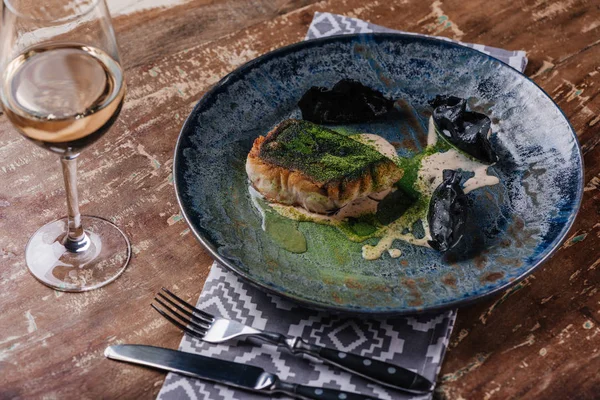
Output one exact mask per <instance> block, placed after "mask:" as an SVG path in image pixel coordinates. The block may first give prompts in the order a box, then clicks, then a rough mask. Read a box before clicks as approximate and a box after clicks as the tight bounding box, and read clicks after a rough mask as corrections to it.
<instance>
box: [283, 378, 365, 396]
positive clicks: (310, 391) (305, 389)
mask: <svg viewBox="0 0 600 400" xmlns="http://www.w3.org/2000/svg"><path fill="white" fill-rule="evenodd" d="M273 391H274V392H279V393H284V394H287V395H289V396H292V397H294V398H297V399H309V400H340V399H345V400H375V398H374V397H369V396H364V395H362V394H358V393H351V392H344V391H342V390H336V389H327V388H320V387H314V386H305V385H299V384H296V383H287V382H281V381H279V382H277V383H276V384H275V387H274V388H273Z"/></svg>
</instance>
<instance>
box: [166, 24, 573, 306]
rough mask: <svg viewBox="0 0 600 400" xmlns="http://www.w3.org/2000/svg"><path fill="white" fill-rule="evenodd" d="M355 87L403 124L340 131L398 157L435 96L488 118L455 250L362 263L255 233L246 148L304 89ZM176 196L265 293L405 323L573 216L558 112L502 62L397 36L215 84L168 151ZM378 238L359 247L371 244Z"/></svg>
mask: <svg viewBox="0 0 600 400" xmlns="http://www.w3.org/2000/svg"><path fill="white" fill-rule="evenodd" d="M342 78H351V79H356V80H360V81H361V82H362V83H364V84H366V85H368V86H370V87H372V88H375V89H377V90H380V91H382V92H383V93H384V94H386V95H389V96H391V97H393V98H400V99H403V101H402V102H401V105H402V108H403V112H404V114H405V117H406V118H403V119H401V120H398V121H394V122H389V121H388V122H381V123H373V124H360V125H353V126H348V127H346V129H348V130H350V131H352V130H354V131H356V132H370V133H376V134H379V135H381V136H383V137H385V138H386V139H388V140H389V141H391V142H396V143H397V145H398V147H399V150H398V151H399V154H400V155H402V156H409V155H410V154H414V153H415V152H418V151H420V150H422V149H423V147H424V146H425V144H426V136H427V124H428V118H429V115H430V112H431V111H430V108H429V107H428V105H427V101H428V100H429V99H431V98H432V97H434V96H435V95H437V94H452V95H455V96H459V97H463V98H468V99H469V105H470V107H471V109H473V110H476V111H481V112H484V113H486V114H488V115H489V116H490V117H491V118H492V121H493V125H492V129H493V132H494V135H493V138H492V143H493V144H494V146H495V148H496V149H497V151H498V153H499V155H500V159H501V161H500V162H499V163H497V164H496V165H494V166H493V167H492V168H490V171H491V173H492V174H494V175H496V176H498V177H499V179H500V184H498V185H495V186H491V187H486V188H482V189H478V190H475V191H473V192H471V193H470V194H469V198H470V201H471V202H472V212H471V217H470V219H469V226H468V235H467V238H468V239H467V240H464V241H463V242H462V247H461V249H459V250H460V251H456V252H454V253H452V254H450V255H447V256H444V257H441V256H440V254H439V253H437V252H436V251H434V250H431V249H428V248H424V247H417V246H413V245H409V244H407V243H404V242H401V241H397V242H396V243H395V244H394V247H396V248H398V249H400V250H401V251H402V256H401V257H400V258H396V259H393V258H391V257H390V256H389V255H388V254H387V253H385V254H384V255H383V256H382V258H381V259H378V260H375V261H367V260H364V259H363V258H362V256H361V248H362V246H363V244H365V243H354V242H351V241H348V240H345V239H344V240H341V237H342V236H341V233H339V232H338V231H337V230H336V229H335V228H332V227H329V226H324V225H317V224H314V223H310V222H302V223H300V224H299V230H300V231H301V232H302V233H303V234H304V235H305V237H306V239H307V246H308V251H307V252H305V253H302V254H295V253H290V252H288V251H286V250H283V249H282V248H281V247H280V246H279V245H277V244H276V243H275V242H274V240H273V239H272V238H271V237H270V236H269V235H268V234H266V233H265V232H264V231H263V230H262V229H261V218H260V215H259V213H258V212H257V210H256V209H255V208H254V207H253V205H252V203H251V200H250V196H249V193H248V182H247V176H246V172H245V168H244V165H245V161H246V156H247V154H248V151H249V150H250V148H251V146H252V142H253V141H254V139H255V138H256V137H257V136H259V135H264V134H266V133H267V132H268V131H269V130H270V129H271V128H272V127H273V126H274V125H276V124H278V123H279V122H281V121H282V120H284V119H286V118H290V117H295V118H300V112H299V110H298V108H297V102H298V100H299V99H300V97H301V96H302V94H303V93H304V92H305V91H306V90H307V89H309V88H310V87H311V86H326V87H331V86H333V84H335V83H336V82H337V81H339V80H340V79H342ZM174 178H175V188H176V191H177V196H178V199H179V203H180V206H181V209H182V211H183V215H184V217H185V219H186V220H187V222H188V224H189V225H190V227H191V229H192V231H193V232H194V234H195V235H196V236H197V238H198V239H199V240H200V241H201V242H202V244H203V245H204V246H205V247H206V248H207V249H208V250H209V251H210V252H211V253H212V255H213V256H214V257H215V258H216V259H217V260H219V261H220V262H221V263H223V264H224V265H226V266H227V267H229V268H231V269H232V270H233V271H235V272H236V273H238V274H239V275H241V276H242V277H244V278H246V279H247V280H249V281H250V282H252V283H254V284H255V285H257V286H259V287H262V288H264V289H265V290H268V291H271V292H274V293H277V294H279V295H282V296H285V297H288V298H290V299H292V300H295V301H298V302H301V303H303V304H305V305H306V306H309V307H315V308H321V309H329V310H336V311H343V312H351V313H367V314H396V315H399V314H408V313H416V312H423V311H431V310H435V309H442V308H447V307H455V306H458V305H461V304H463V303H466V302H470V301H473V300H476V299H480V298H482V297H484V296H487V295H490V294H492V293H494V292H497V291H499V290H501V289H504V288H506V287H508V286H510V285H511V284H514V283H516V282H518V281H519V280H520V279H523V278H524V277H525V276H526V275H528V274H529V273H531V272H532V271H533V270H534V269H535V268H536V267H537V266H539V265H540V264H541V263H542V262H543V261H544V260H545V259H547V258H548V257H549V256H550V254H551V253H552V252H553V251H554V250H555V249H556V248H557V247H558V245H559V244H560V242H561V241H562V240H563V238H564V236H565V235H566V233H567V231H568V229H569V227H570V226H571V224H572V223H573V220H574V218H575V215H576V213H577V211H578V208H579V204H580V200H581V195H582V188H583V183H582V182H583V167H582V157H581V151H580V148H579V145H578V142H577V137H576V135H575V132H574V131H573V129H572V128H571V126H570V125H569V122H568V121H567V119H566V118H565V116H564V114H563V113H562V112H561V110H560V109H559V108H558V106H557V105H556V104H555V103H554V102H553V101H552V100H551V99H550V97H549V96H548V95H547V94H545V93H544V92H543V91H542V90H541V89H540V88H539V87H538V86H536V84H535V83H533V82H532V81H531V80H529V79H528V78H527V77H525V76H524V75H522V74H521V73H519V72H517V71H516V70H514V69H512V68H511V67H509V66H507V65H506V64H503V63H502V62H500V61H498V60H496V59H494V58H491V57H489V56H487V55H485V54H482V53H480V52H478V51H476V50H472V49H469V48H466V47H463V46H460V45H456V44H452V43H449V42H445V41H439V40H435V39H428V38H420V37H415V36H405V35H400V34H367V35H349V36H338V37H333V38H326V39H320V40H315V41H308V42H302V43H298V44H294V45H291V46H288V47H285V48H282V49H279V50H276V51H274V52H271V53H269V54H266V55H264V56H262V57H259V58H257V59H255V60H253V61H251V62H249V63H247V64H246V65H244V66H242V67H240V68H239V69H237V70H236V71H234V72H232V73H231V74H229V75H228V76H227V77H225V78H224V79H223V80H222V81H221V82H220V83H219V84H217V85H216V86H215V87H214V88H213V89H212V90H211V91H210V92H208V93H207V94H206V95H205V96H204V97H203V98H202V99H201V100H200V102H199V103H198V104H197V105H196V107H195V108H194V110H193V111H192V113H191V115H190V116H189V117H188V119H187V121H186V123H185V125H184V126H183V129H182V131H181V134H180V136H179V140H178V142H177V147H176V150H175V161H174ZM376 242H377V239H369V240H368V241H367V242H366V243H368V244H375V243H376Z"/></svg>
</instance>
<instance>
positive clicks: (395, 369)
mask: <svg viewBox="0 0 600 400" xmlns="http://www.w3.org/2000/svg"><path fill="white" fill-rule="evenodd" d="M162 292H164V294H163V293H158V294H157V297H155V298H154V300H156V302H157V303H158V304H159V305H160V306H161V307H162V309H161V308H159V307H157V306H156V305H155V304H152V308H154V309H155V310H156V311H158V313H160V315H162V316H163V317H164V318H166V319H167V320H168V321H169V322H171V323H172V324H173V325H175V326H177V327H178V328H180V329H181V330H183V331H185V332H187V333H188V334H189V335H191V336H193V337H196V338H198V339H200V340H203V341H205V342H208V343H223V342H226V341H228V340H231V339H249V338H253V339H259V340H261V341H263V342H266V343H270V344H273V345H276V346H278V347H282V348H284V349H286V350H288V351H289V352H290V353H292V354H294V355H303V354H307V355H310V356H312V357H315V358H318V359H320V360H321V361H323V362H324V363H327V364H331V365H334V366H336V367H338V368H341V369H344V370H346V371H348V372H351V373H353V374H355V375H360V376H362V377H363V378H366V379H369V380H371V381H374V382H377V383H379V384H381V385H385V386H389V387H392V388H394V389H401V390H404V391H408V392H411V393H427V392H430V391H431V390H432V386H433V384H432V383H431V382H430V381H429V380H428V379H427V378H425V377H423V376H421V375H419V374H417V373H415V372H412V371H410V370H408V369H406V368H403V367H400V366H397V365H394V364H390V363H387V362H383V361H379V360H375V359H371V358H367V357H363V356H359V355H356V354H351V353H346V352H342V351H339V350H336V349H331V348H328V347H324V346H318V345H314V344H310V343H308V342H306V341H304V340H303V339H301V338H299V337H287V336H284V335H282V334H279V333H275V332H267V331H261V330H259V329H255V328H252V327H250V326H246V325H243V324H241V323H239V322H237V321H233V320H230V319H226V318H219V317H215V316H214V315H212V314H209V313H207V312H206V311H202V310H200V309H198V308H196V307H194V306H192V305H191V304H189V303H187V302H186V301H184V300H183V299H181V298H179V297H178V296H177V295H175V294H173V293H172V292H171V291H169V290H168V289H165V288H162Z"/></svg>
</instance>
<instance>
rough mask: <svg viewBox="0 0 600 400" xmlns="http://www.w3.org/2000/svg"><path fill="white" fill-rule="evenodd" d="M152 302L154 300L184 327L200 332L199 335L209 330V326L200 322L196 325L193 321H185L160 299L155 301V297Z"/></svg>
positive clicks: (185, 319)
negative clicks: (188, 326) (189, 326)
mask: <svg viewBox="0 0 600 400" xmlns="http://www.w3.org/2000/svg"><path fill="white" fill-rule="evenodd" d="M154 300H156V302H157V303H158V304H160V305H161V306H163V308H164V309H165V311H168V312H169V313H170V314H171V315H172V316H174V317H175V318H177V319H178V320H180V321H181V322H183V323H184V324H185V325H191V326H192V327H194V328H196V330H197V331H200V333H202V334H203V335H204V334H206V331H208V329H209V328H210V325H207V324H206V323H204V322H202V323H201V324H199V323H196V322H194V321H191V320H189V319H187V318H186V317H184V316H183V315H181V314H179V313H178V312H177V311H175V310H173V309H172V308H170V307H169V306H168V305H166V304H165V303H163V302H162V301H161V300H160V299H157V298H156V297H155V298H154Z"/></svg>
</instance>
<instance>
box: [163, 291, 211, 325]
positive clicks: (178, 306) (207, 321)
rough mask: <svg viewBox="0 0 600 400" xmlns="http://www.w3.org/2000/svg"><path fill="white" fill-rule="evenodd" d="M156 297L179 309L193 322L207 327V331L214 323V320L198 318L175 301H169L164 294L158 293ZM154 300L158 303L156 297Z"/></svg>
mask: <svg viewBox="0 0 600 400" xmlns="http://www.w3.org/2000/svg"><path fill="white" fill-rule="evenodd" d="M156 295H157V296H159V297H160V298H161V299H163V300H166V301H167V302H168V303H169V304H170V305H172V306H173V307H175V308H176V309H178V310H179V311H181V312H182V313H184V314H185V315H187V316H188V317H190V318H191V319H192V321H195V322H198V323H199V324H204V325H206V329H208V328H210V324H211V323H212V320H209V319H207V318H204V317H202V316H197V315H196V314H194V313H193V312H191V311H188V310H186V309H185V308H183V307H181V306H180V305H179V304H177V303H175V302H174V301H173V300H171V299H169V298H168V297H167V296H165V295H163V294H162V293H157V294H156ZM154 299H156V300H157V301H158V299H157V298H156V297H155V298H154Z"/></svg>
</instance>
